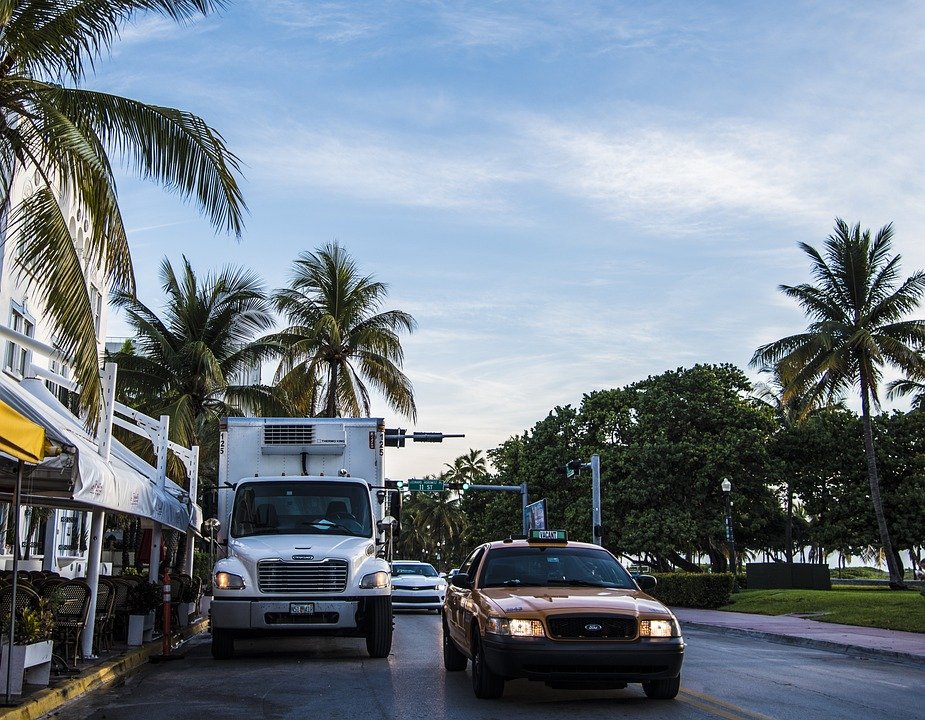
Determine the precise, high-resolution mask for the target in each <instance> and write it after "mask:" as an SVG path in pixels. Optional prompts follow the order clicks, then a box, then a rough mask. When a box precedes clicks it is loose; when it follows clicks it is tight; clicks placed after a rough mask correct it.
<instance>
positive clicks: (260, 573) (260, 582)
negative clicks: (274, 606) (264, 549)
mask: <svg viewBox="0 0 925 720" xmlns="http://www.w3.org/2000/svg"><path fill="white" fill-rule="evenodd" d="M257 587H258V588H259V589H260V592H266V593H327V592H343V591H344V590H345V589H346V587H347V563H346V562H345V561H343V560H325V561H323V562H286V563H284V562H283V561H282V560H263V561H261V562H259V563H257Z"/></svg>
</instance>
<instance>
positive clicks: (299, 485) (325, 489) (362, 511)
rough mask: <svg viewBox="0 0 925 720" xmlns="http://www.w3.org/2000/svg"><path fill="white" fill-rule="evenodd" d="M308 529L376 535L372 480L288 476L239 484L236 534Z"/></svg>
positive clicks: (298, 532) (306, 531) (309, 531)
mask: <svg viewBox="0 0 925 720" xmlns="http://www.w3.org/2000/svg"><path fill="white" fill-rule="evenodd" d="M305 534H310V535H353V536H356V537H372V534H373V528H372V519H371V517H370V509H369V491H368V490H367V488H366V485H365V484H363V485H361V484H359V483H345V482H337V483H334V482H332V483H326V482H297V481H296V482H293V481H286V480H280V481H265V482H241V484H240V485H238V488H237V492H236V493H235V498H234V510H233V511H232V521H231V535H232V536H233V537H238V538H241V537H248V536H251V535H305Z"/></svg>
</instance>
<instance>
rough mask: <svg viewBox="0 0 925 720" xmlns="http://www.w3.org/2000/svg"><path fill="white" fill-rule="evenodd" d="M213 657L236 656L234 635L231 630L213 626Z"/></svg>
mask: <svg viewBox="0 0 925 720" xmlns="http://www.w3.org/2000/svg"><path fill="white" fill-rule="evenodd" d="M212 657H214V658H215V659H216V660H230V659H231V658H233V657H234V635H232V634H231V631H230V630H219V629H217V628H212Z"/></svg>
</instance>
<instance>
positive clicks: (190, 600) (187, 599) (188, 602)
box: [177, 578, 199, 628]
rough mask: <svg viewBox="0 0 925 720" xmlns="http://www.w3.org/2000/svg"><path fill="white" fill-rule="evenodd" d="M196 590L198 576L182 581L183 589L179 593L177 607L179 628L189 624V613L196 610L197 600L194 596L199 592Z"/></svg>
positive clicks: (197, 587) (197, 588)
mask: <svg viewBox="0 0 925 720" xmlns="http://www.w3.org/2000/svg"><path fill="white" fill-rule="evenodd" d="M198 590H199V579H198V578H192V579H191V580H188V581H187V582H185V583H183V590H182V592H181V593H180V604H179V606H178V608H177V612H178V616H179V618H180V627H181V628H183V627H186V626H187V625H189V618H190V615H192V614H193V613H194V612H195V611H196V601H197V600H198V598H197V597H196V596H197V595H198V594H199V593H198Z"/></svg>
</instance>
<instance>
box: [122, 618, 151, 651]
mask: <svg viewBox="0 0 925 720" xmlns="http://www.w3.org/2000/svg"><path fill="white" fill-rule="evenodd" d="M153 634H154V611H153V610H152V611H151V612H149V613H148V614H147V615H129V616H128V632H127V633H126V644H127V645H131V646H138V645H144V644H145V643H146V642H148V641H149V640H151V638H152V636H153Z"/></svg>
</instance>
